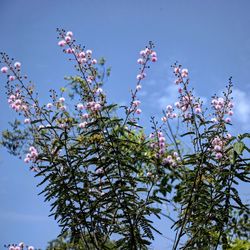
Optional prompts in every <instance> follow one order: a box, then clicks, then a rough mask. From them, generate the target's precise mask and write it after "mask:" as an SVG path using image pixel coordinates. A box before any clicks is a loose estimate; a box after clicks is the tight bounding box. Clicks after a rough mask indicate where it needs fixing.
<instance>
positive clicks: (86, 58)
mask: <svg viewBox="0 0 250 250" xmlns="http://www.w3.org/2000/svg"><path fill="white" fill-rule="evenodd" d="M73 53H74V51H73ZM92 53H93V52H92V50H90V49H88V50H86V51H85V52H84V51H81V52H79V53H77V54H76V57H77V61H78V63H79V64H84V63H88V64H92V65H95V64H97V60H96V59H94V58H92Z"/></svg>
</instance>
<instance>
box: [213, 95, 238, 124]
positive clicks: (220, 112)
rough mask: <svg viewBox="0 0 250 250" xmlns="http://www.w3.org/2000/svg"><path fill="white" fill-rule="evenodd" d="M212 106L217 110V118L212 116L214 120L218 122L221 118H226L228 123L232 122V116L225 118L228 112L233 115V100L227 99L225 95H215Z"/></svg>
mask: <svg viewBox="0 0 250 250" xmlns="http://www.w3.org/2000/svg"><path fill="white" fill-rule="evenodd" d="M211 104H212V107H213V109H214V110H215V114H216V118H212V119H211V121H212V122H218V121H220V120H224V121H225V122H226V123H230V122H231V118H230V117H226V118H224V115H225V114H227V115H229V116H232V115H233V110H232V109H233V107H234V104H233V103H232V102H231V101H226V100H225V99H224V98H223V97H215V98H214V99H212V101H211Z"/></svg>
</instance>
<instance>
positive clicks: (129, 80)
mask: <svg viewBox="0 0 250 250" xmlns="http://www.w3.org/2000/svg"><path fill="white" fill-rule="evenodd" d="M249 10H250V1H248V0H235V1H233V0H218V1H200V0H179V1H169V0H162V1H160V0H155V1H152V0H151V1H149V0H126V1H120V0H113V1H111V0H105V1H104V0H71V1H64V0H60V1H57V0H54V1H51V0H25V1H24V0H12V1H9V0H0V25H1V29H0V32H1V35H0V51H5V52H7V53H8V54H10V56H12V57H15V58H17V59H18V60H19V61H21V62H22V68H23V70H24V71H25V72H27V74H28V76H29V78H30V79H33V81H34V82H35V83H36V85H37V89H38V91H39V92H40V99H41V100H42V101H44V103H46V102H47V100H48V96H49V95H48V89H50V88H55V89H58V88H59V87H61V86H64V84H65V82H64V80H63V77H64V76H65V75H69V74H71V73H72V72H73V71H72V67H71V66H72V65H71V64H70V63H69V62H68V61H67V60H66V57H65V56H64V55H63V54H62V53H61V50H60V48H58V46H57V40H56V36H57V34H56V31H55V30H56V28H57V27H62V28H65V29H66V30H72V31H73V32H74V34H75V37H76V39H77V40H78V41H79V42H81V43H82V44H84V45H86V47H87V48H89V49H92V50H93V51H94V56H96V57H97V58H98V57H101V56H104V57H105V58H106V59H107V64H108V65H110V66H112V72H111V78H110V79H109V81H108V82H107V84H106V87H105V90H106V92H107V93H108V95H109V97H110V100H111V101H114V102H117V103H126V102H128V100H129V97H130V94H129V90H130V89H131V88H134V86H135V76H136V74H137V71H138V65H137V64H136V60H137V58H138V52H139V51H140V49H143V48H144V46H145V45H146V44H147V42H148V41H149V40H152V41H154V43H155V45H156V51H157V53H158V62H157V63H156V64H154V65H152V68H151V69H150V71H149V72H148V74H147V79H146V80H145V82H144V84H143V91H142V94H141V97H140V99H141V101H142V110H143V114H142V118H143V121H144V124H145V126H148V127H149V123H148V121H149V117H150V116H151V115H155V114H160V113H161V107H164V106H165V105H166V104H171V103H172V102H174V101H175V97H176V88H175V86H174V85H173V82H172V73H171V69H170V65H171V64H172V63H174V62H175V61H176V60H178V61H179V62H180V63H181V64H183V65H184V66H185V67H187V68H188V69H189V71H190V77H191V79H192V80H191V83H192V85H193V86H194V87H195V89H196V93H198V94H199V95H201V96H202V97H204V98H209V97H210V96H211V95H212V94H214V93H219V92H220V91H221V90H222V89H223V88H224V86H225V85H226V84H227V80H228V78H229V77H230V76H233V81H234V96H235V103H236V109H235V113H236V114H235V116H234V118H233V122H234V124H235V125H234V128H233V130H234V131H236V132H244V131H249V127H250V125H249V124H250V109H249V105H250V99H249V94H250V80H249V68H250V32H249V27H250V15H249ZM4 83H5V78H3V77H2V76H0V100H1V109H0V114H1V116H0V119H1V123H0V129H1V130H3V129H4V128H6V126H7V122H8V121H9V120H11V119H13V118H14V117H15V114H14V113H13V112H12V111H10V109H9V108H8V105H7V102H6V97H5V95H4V92H5V90H4ZM0 153H1V155H0V170H1V174H0V200H1V202H0V248H1V249H2V246H3V244H5V243H11V242H20V241H25V242H27V243H28V244H33V245H35V246H37V247H40V248H42V249H44V248H45V245H46V243H47V241H48V240H51V239H53V238H55V237H56V235H57V234H58V232H59V229H58V227H57V225H56V223H55V222H54V220H53V218H48V214H49V206H48V204H45V203H44V202H43V197H42V196H37V194H38V192H39V189H37V188H36V184H37V180H36V179H34V178H33V176H32V173H30V172H29V171H28V167H27V166H26V165H25V164H24V163H23V162H22V161H20V160H18V159H15V158H13V157H12V156H9V155H8V154H7V153H6V151H5V150H4V149H0ZM246 193H247V192H246V191H245V192H244V190H243V194H245V195H246ZM169 225H170V224H169V223H168V224H167V226H166V227H165V226H163V225H161V227H162V229H163V231H164V233H165V235H166V236H169V235H168V234H169V230H168V229H166V228H167V227H169ZM170 236H171V235H170ZM167 246H169V241H168V240H167V239H166V238H164V237H158V238H157V240H156V241H155V242H154V249H156V250H160V249H163V248H164V247H165V249H167Z"/></svg>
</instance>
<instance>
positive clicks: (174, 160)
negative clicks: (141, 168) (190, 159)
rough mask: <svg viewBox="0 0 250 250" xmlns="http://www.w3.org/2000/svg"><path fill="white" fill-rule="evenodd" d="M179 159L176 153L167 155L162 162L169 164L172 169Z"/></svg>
mask: <svg viewBox="0 0 250 250" xmlns="http://www.w3.org/2000/svg"><path fill="white" fill-rule="evenodd" d="M180 160H181V158H180V157H179V155H178V153H177V152H173V155H168V156H167V157H166V158H163V160H162V162H163V164H169V165H171V166H173V167H175V166H176V165H177V162H179V161H180Z"/></svg>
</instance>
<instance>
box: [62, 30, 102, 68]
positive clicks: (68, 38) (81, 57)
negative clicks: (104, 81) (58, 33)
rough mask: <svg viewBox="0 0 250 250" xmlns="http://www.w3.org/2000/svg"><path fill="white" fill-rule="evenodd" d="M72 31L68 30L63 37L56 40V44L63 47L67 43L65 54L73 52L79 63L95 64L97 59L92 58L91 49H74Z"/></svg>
mask: <svg viewBox="0 0 250 250" xmlns="http://www.w3.org/2000/svg"><path fill="white" fill-rule="evenodd" d="M72 39H73V32H72V31H68V32H66V34H65V35H64V36H63V39H62V40H60V41H59V42H58V45H59V46H60V47H65V46H66V45H69V48H67V49H65V50H64V52H65V53H66V54H75V56H76V58H77V62H78V63H79V64H84V63H88V64H92V65H95V64H97V60H96V59H93V58H92V50H90V49H88V50H86V51H83V50H81V51H80V52H78V51H79V48H76V49H74V44H73V43H72V42H73V40H72Z"/></svg>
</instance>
